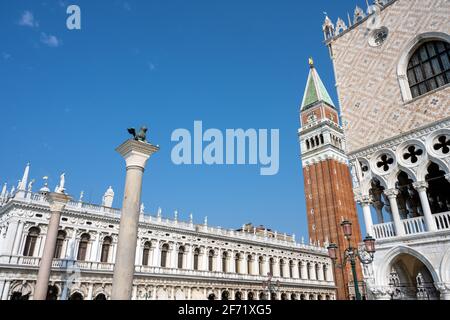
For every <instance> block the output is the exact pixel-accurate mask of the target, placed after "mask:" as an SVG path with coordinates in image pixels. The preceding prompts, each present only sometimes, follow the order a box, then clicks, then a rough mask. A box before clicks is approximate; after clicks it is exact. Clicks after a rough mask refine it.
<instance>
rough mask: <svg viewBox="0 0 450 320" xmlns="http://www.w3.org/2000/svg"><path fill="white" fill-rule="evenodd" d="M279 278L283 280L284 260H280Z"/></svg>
mask: <svg viewBox="0 0 450 320" xmlns="http://www.w3.org/2000/svg"><path fill="white" fill-rule="evenodd" d="M280 277H282V278H284V260H283V259H281V260H280Z"/></svg>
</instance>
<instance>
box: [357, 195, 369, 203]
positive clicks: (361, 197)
mask: <svg viewBox="0 0 450 320" xmlns="http://www.w3.org/2000/svg"><path fill="white" fill-rule="evenodd" d="M355 201H356V202H358V203H360V204H361V205H370V204H372V202H373V199H372V197H371V196H370V195H357V196H355Z"/></svg>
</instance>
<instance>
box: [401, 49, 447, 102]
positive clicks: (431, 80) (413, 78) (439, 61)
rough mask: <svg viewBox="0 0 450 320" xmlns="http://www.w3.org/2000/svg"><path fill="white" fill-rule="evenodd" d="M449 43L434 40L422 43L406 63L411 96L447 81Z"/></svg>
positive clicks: (432, 88) (425, 91) (416, 95)
mask: <svg viewBox="0 0 450 320" xmlns="http://www.w3.org/2000/svg"><path fill="white" fill-rule="evenodd" d="M449 60H450V45H449V44H448V43H447V42H444V41H439V40H434V41H428V42H425V43H424V44H422V45H421V46H420V47H419V48H417V49H416V51H415V52H414V53H413V55H412V56H411V58H410V60H409V63H408V69H407V74H408V82H409V87H410V89H411V96H412V97H413V98H415V97H418V96H420V95H423V94H425V93H427V92H429V91H431V90H434V89H436V88H439V87H442V86H444V85H445V84H447V83H449V79H450V62H449Z"/></svg>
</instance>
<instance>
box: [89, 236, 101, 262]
mask: <svg viewBox="0 0 450 320" xmlns="http://www.w3.org/2000/svg"><path fill="white" fill-rule="evenodd" d="M99 251H100V252H101V249H100V232H97V234H96V236H95V240H94V242H93V243H92V246H91V257H90V260H91V261H97V260H98V252H99Z"/></svg>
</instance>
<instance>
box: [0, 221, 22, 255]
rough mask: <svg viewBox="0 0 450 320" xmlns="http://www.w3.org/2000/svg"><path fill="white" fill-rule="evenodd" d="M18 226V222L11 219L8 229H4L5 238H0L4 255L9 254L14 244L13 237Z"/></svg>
mask: <svg viewBox="0 0 450 320" xmlns="http://www.w3.org/2000/svg"><path fill="white" fill-rule="evenodd" d="M18 227H19V222H18V221H16V220H11V221H10V222H9V224H8V229H7V231H6V238H5V239H4V240H2V244H3V246H2V252H0V253H1V254H4V255H8V256H9V255H11V253H12V250H13V245H14V239H15V237H16V233H17V228H18Z"/></svg>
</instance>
